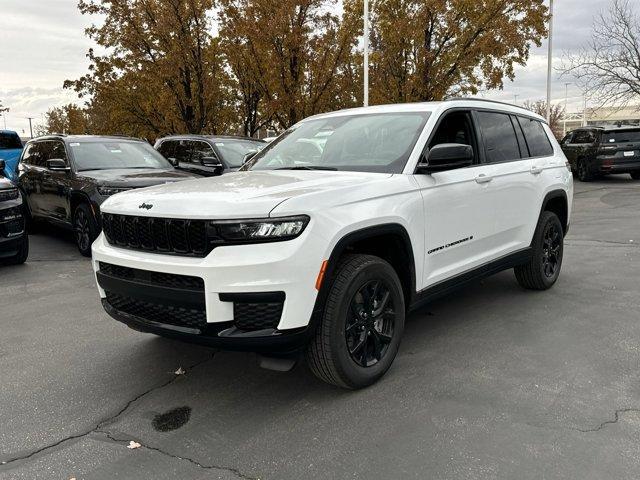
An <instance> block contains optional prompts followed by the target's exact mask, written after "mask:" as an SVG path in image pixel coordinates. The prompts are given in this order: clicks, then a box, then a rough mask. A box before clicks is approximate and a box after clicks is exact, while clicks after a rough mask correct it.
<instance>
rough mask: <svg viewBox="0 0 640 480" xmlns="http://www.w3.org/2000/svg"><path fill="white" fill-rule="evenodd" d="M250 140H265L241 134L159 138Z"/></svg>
mask: <svg viewBox="0 0 640 480" xmlns="http://www.w3.org/2000/svg"><path fill="white" fill-rule="evenodd" d="M168 139H172V140H192V139H195V140H214V141H216V140H249V141H252V142H259V143H260V142H264V141H263V140H261V139H259V138H253V137H243V136H240V135H200V134H188V133H185V134H179V135H167V136H166V137H162V138H159V139H158V140H168Z"/></svg>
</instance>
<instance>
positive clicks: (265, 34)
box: [219, 0, 358, 131]
mask: <svg viewBox="0 0 640 480" xmlns="http://www.w3.org/2000/svg"><path fill="white" fill-rule="evenodd" d="M219 4H220V14H219V19H220V25H221V30H220V37H221V43H222V44H223V45H225V46H226V49H227V50H226V51H227V55H228V58H229V66H230V69H231V71H232V73H233V75H234V77H235V78H236V79H237V80H238V82H239V84H240V86H241V87H240V91H241V92H242V103H243V107H244V108H243V116H244V117H245V118H244V123H245V125H248V127H247V128H248V129H249V130H248V131H251V130H252V129H255V127H256V125H257V122H258V120H257V118H258V116H259V118H260V119H262V120H263V121H273V123H274V124H276V125H277V126H279V127H281V128H287V127H289V126H290V125H293V124H294V123H296V122H297V121H299V120H301V119H303V118H305V117H307V116H309V115H313V114H316V113H320V112H324V111H328V110H333V109H336V108H341V107H346V106H352V105H355V104H356V102H357V101H358V99H357V98H356V96H355V94H353V93H351V90H352V87H353V79H352V78H351V76H352V70H353V69H352V68H350V65H351V63H352V61H353V60H352V58H351V57H352V55H353V53H354V51H355V45H356V41H357V37H356V35H355V34H354V29H355V27H354V25H353V24H351V23H350V21H352V19H350V18H347V19H346V21H341V17H340V16H338V15H337V14H336V13H335V11H336V5H337V3H336V0H281V1H279V2H273V1H272V0H220V1H219Z"/></svg>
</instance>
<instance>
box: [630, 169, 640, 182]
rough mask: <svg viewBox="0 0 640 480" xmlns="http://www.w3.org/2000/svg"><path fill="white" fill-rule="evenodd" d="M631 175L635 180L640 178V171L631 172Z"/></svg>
mask: <svg viewBox="0 0 640 480" xmlns="http://www.w3.org/2000/svg"><path fill="white" fill-rule="evenodd" d="M629 175H631V178H633V179H634V180H640V171H637V172H631V173H630V174H629Z"/></svg>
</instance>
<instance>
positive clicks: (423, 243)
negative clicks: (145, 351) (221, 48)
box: [93, 99, 573, 388]
mask: <svg viewBox="0 0 640 480" xmlns="http://www.w3.org/2000/svg"><path fill="white" fill-rule="evenodd" d="M243 170H244V171H240V172H236V173H230V174H227V175H223V176H220V177H212V178H205V179H197V180H188V181H185V182H179V183H174V184H170V185H163V186H157V187H151V188H145V189H139V190H133V191H131V192H125V193H121V194H118V195H114V196H112V197H111V198H110V199H108V200H107V201H106V202H104V203H103V204H102V212H103V216H102V218H103V233H102V234H101V235H100V237H99V238H98V239H97V240H96V241H95V243H94V244H93V265H94V268H95V272H96V278H97V282H98V286H99V292H100V296H101V297H102V303H103V305H104V308H105V309H106V311H107V312H108V313H109V314H110V315H111V316H112V317H114V318H115V319H116V320H119V321H121V322H123V323H125V324H127V325H128V326H130V327H131V328H134V329H136V330H140V331H144V332H151V333H154V334H158V335H163V336H166V337H172V338H176V339H180V340H185V341H188V342H196V343H201V344H205V345H211V346H214V347H218V348H222V349H234V350H249V351H254V352H257V353H259V354H261V359H262V362H263V364H264V366H267V367H271V368H276V369H286V368H289V367H291V366H292V365H293V363H294V362H295V359H296V358H298V356H300V355H304V356H306V358H307V361H308V363H309V366H310V368H311V370H312V371H313V372H314V373H315V374H316V375H317V376H318V377H319V378H321V379H322V380H324V381H326V382H329V383H332V384H335V385H339V386H342V387H346V388H360V387H364V386H366V385H369V384H371V383H373V382H375V381H376V380H377V379H379V378H380V377H381V376H382V375H384V373H385V372H386V371H387V369H388V368H389V367H390V365H391V363H392V362H393V359H394V357H395V356H396V353H397V351H398V347H399V344H400V339H401V337H402V332H403V327H404V320H405V315H406V314H407V312H408V311H410V310H411V309H413V308H416V307H417V306H419V305H421V304H422V303H423V302H425V301H429V300H431V299H433V298H435V297H437V296H440V295H442V294H445V293H447V292H449V291H451V290H452V289H453V288H455V287H459V286H461V285H463V284H466V283H468V282H471V281H475V280H477V279H479V278H481V277H484V276H486V275H490V274H493V273H496V272H499V271H501V270H504V269H507V268H514V269H515V276H516V279H517V281H518V282H519V283H520V285H522V286H523V287H524V288H529V289H536V290H544V289H547V288H549V287H551V286H552V285H553V284H554V283H555V281H556V280H557V278H558V274H559V273H560V267H561V264H562V252H563V238H564V236H565V235H566V233H567V229H568V227H569V219H570V213H571V203H572V194H573V184H572V178H571V172H570V171H569V169H568V168H567V161H566V158H565V156H564V154H563V153H562V151H561V149H560V147H559V145H558V143H557V142H556V140H555V139H554V137H553V134H552V133H551V130H550V129H549V127H548V125H547V124H546V123H545V121H544V119H543V118H542V117H539V116H538V115H535V114H533V113H531V112H529V111H527V110H524V109H521V108H518V107H515V106H510V105H506V104H501V103H496V102H488V101H482V100H473V99H454V100H450V101H445V102H436V103H415V104H409V105H388V106H380V107H369V108H359V109H354V110H344V111H339V112H333V113H328V114H323V115H317V116H314V117H311V118H307V119H305V120H303V121H301V122H299V123H298V124H296V125H295V126H293V127H291V128H290V129H288V130H287V131H286V132H284V133H283V134H282V135H281V136H280V137H278V139H276V140H275V141H274V142H272V143H271V144H270V145H269V146H268V147H266V148H265V149H264V150H262V151H261V152H260V153H258V154H257V155H256V156H255V157H253V158H252V159H251V160H250V161H248V162H247V163H246V164H245V166H244V167H243Z"/></svg>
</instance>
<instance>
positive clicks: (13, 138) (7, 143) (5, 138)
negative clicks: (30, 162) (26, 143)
mask: <svg viewBox="0 0 640 480" xmlns="http://www.w3.org/2000/svg"><path fill="white" fill-rule="evenodd" d="M14 148H22V142H21V141H20V137H19V136H18V135H16V134H15V133H0V150H13V149H14Z"/></svg>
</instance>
